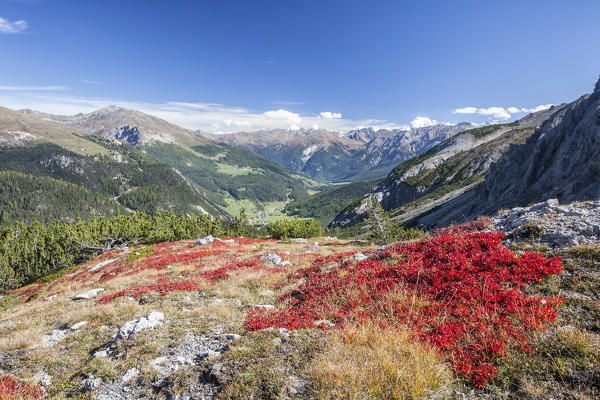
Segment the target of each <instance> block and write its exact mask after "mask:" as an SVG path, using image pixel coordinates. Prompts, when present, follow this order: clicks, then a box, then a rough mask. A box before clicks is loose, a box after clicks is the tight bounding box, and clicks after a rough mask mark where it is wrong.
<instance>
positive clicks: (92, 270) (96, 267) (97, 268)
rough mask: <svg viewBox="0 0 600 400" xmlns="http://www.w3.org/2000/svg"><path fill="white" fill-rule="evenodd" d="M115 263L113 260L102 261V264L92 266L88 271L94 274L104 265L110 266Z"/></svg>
mask: <svg viewBox="0 0 600 400" xmlns="http://www.w3.org/2000/svg"><path fill="white" fill-rule="evenodd" d="M113 261H115V259H114V258H111V259H110V260H104V261H102V262H99V263H98V264H96V265H94V266H93V267H92V268H90V269H88V271H89V272H94V271H97V270H99V269H100V268H102V267H104V266H105V265H108V264H110V263H111V262H113Z"/></svg>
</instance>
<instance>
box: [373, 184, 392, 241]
mask: <svg viewBox="0 0 600 400" xmlns="http://www.w3.org/2000/svg"><path fill="white" fill-rule="evenodd" d="M367 213H368V215H369V216H368V218H367V224H368V225H370V226H371V239H372V240H374V241H375V242H377V243H388V242H389V241H390V240H391V231H392V222H391V221H390V216H389V215H388V213H386V212H385V210H384V209H383V207H381V204H379V202H378V201H377V199H376V198H375V196H374V195H372V196H369V197H368V198H367Z"/></svg>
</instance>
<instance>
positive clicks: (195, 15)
mask: <svg viewBox="0 0 600 400" xmlns="http://www.w3.org/2000/svg"><path fill="white" fill-rule="evenodd" d="M598 21H600V1H597V0H578V1H573V2H567V1H564V0H563V1H554V0H543V1H533V0H531V1H527V0H521V1H510V0H509V1H502V2H497V1H494V2H491V1H481V0H479V1H461V0H456V1H425V0H422V1H377V0H373V1H353V0H343V1H325V0H321V1H313V0H303V1H284V0H279V1H260V0H255V1H248V0H242V1H223V0H222V1H176V0H170V1H152V0H144V1H141V0H140V1H128V0H121V1H107V0H103V1H59V0H53V1H51V0H0V105H4V106H7V107H10V108H23V107H28V108H37V109H40V110H42V111H48V112H59V113H66V114H70V113H75V112H85V111H91V110H93V109H95V108H99V107H102V106H104V105H107V104H118V105H123V106H128V107H135V108H139V109H141V110H143V111H147V112H150V113H153V114H155V115H158V116H161V117H164V118H167V119H169V120H171V121H173V122H175V123H179V124H181V125H184V126H186V127H189V128H200V129H204V130H209V131H215V132H225V131H235V130H254V129H260V128H269V127H297V126H301V127H316V126H319V127H323V128H332V129H346V128H350V127H353V126H366V125H374V126H400V125H405V124H410V123H411V121H413V120H414V119H415V118H416V117H422V118H421V119H419V120H417V121H416V123H417V124H419V123H427V121H428V120H427V119H426V118H429V119H432V120H436V121H440V122H457V121H462V120H466V121H475V122H486V121H487V122H489V121H493V120H500V121H502V120H509V119H515V118H518V117H522V116H523V115H525V114H524V111H523V109H526V110H529V109H534V108H535V107H537V106H540V105H546V104H551V103H553V104H558V103H561V102H565V101H571V100H573V99H575V98H577V97H578V96H580V95H581V94H583V93H588V92H589V91H591V90H592V88H593V85H594V82H595V81H596V80H597V79H598V75H599V74H600V51H599V50H600V23H598ZM509 108H510V110H512V112H509ZM517 109H518V112H516V111H517ZM456 110H459V111H460V112H458V113H457V112H456ZM321 113H323V114H321Z"/></svg>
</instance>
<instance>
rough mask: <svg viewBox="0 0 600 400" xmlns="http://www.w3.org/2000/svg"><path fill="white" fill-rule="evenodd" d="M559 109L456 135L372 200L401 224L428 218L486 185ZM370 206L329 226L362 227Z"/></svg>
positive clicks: (404, 169) (351, 210)
mask: <svg viewBox="0 0 600 400" xmlns="http://www.w3.org/2000/svg"><path fill="white" fill-rule="evenodd" d="M558 109H560V107H554V108H552V109H551V110H547V111H542V112H540V113H536V114H531V115H529V116H527V117H525V118H523V119H522V120H519V121H515V122H512V123H508V124H498V125H488V126H483V127H479V128H474V129H470V130H467V131H464V132H461V133H459V134H457V135H454V136H452V137H450V138H449V139H447V140H445V141H444V142H442V143H440V144H438V145H436V146H434V147H433V148H431V149H430V150H429V151H427V152H425V153H423V154H421V155H419V156H417V157H414V158H411V159H409V160H407V161H404V162H403V163H401V164H399V165H398V166H397V167H396V168H395V169H394V170H393V171H392V172H391V173H390V174H389V175H388V176H387V177H386V178H385V179H384V180H383V181H381V182H380V183H379V184H378V185H376V186H375V187H374V188H373V189H372V193H371V194H370V196H373V195H374V196H375V197H376V198H377V200H378V201H379V202H380V203H381V205H382V207H383V208H384V209H385V210H386V211H392V212H393V214H394V217H395V219H397V220H398V221H399V222H405V221H407V220H409V219H412V218H414V217H415V216H419V215H420V214H422V213H425V212H428V211H430V210H431V209H433V208H434V207H437V206H439V205H440V204H443V203H444V202H447V201H449V200H450V199H453V198H455V197H457V196H459V195H461V194H462V193H464V192H465V191H467V190H469V189H470V188H472V187H473V186H474V185H476V184H477V183H479V182H481V181H482V180H483V179H484V178H485V176H486V174H487V173H488V170H489V168H490V166H491V165H492V164H493V163H494V162H496V161H497V160H499V159H500V158H501V157H502V156H503V154H504V153H506V152H507V151H508V149H509V148H510V145H511V144H515V143H523V142H524V141H525V140H526V139H527V137H529V136H530V135H531V134H532V133H533V131H534V129H535V128H536V126H537V124H539V123H540V121H541V120H543V119H544V118H547V117H548V115H551V114H552V113H553V112H556V111H557V110H558ZM365 205H366V199H363V200H362V201H359V202H357V203H354V204H351V205H350V206H348V207H347V208H346V209H345V210H344V211H343V212H342V213H340V214H339V215H338V216H337V217H336V218H335V219H334V220H333V222H332V223H331V225H330V226H331V227H342V228H343V227H347V226H351V225H354V224H356V223H358V222H361V221H362V220H363V219H364V218H365V217H366V214H367V211H366V206H365Z"/></svg>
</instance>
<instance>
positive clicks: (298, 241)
mask: <svg viewBox="0 0 600 400" xmlns="http://www.w3.org/2000/svg"><path fill="white" fill-rule="evenodd" d="M290 240H291V241H292V242H295V243H308V240H306V239H304V238H293V239H290Z"/></svg>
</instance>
